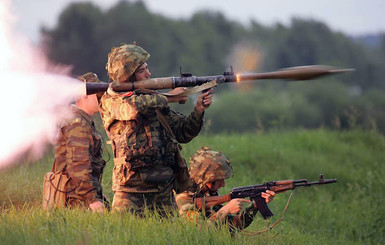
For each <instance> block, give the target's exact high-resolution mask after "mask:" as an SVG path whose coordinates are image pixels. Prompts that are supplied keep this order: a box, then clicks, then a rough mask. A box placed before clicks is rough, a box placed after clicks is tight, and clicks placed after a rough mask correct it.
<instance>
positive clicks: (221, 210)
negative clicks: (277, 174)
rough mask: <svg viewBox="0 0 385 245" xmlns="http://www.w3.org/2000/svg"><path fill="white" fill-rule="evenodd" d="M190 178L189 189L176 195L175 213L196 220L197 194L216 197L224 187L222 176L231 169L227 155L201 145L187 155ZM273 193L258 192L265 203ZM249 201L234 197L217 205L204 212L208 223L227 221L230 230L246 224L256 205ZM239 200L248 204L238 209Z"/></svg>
mask: <svg viewBox="0 0 385 245" xmlns="http://www.w3.org/2000/svg"><path fill="white" fill-rule="evenodd" d="M189 172H190V177H191V180H192V181H193V186H192V188H191V190H189V191H185V192H183V193H180V194H178V195H176V202H177V205H178V208H179V214H180V215H181V216H183V217H187V218H188V219H190V220H192V221H193V220H196V219H197V218H198V217H199V216H200V215H201V212H200V211H198V209H197V207H196V206H195V205H194V199H195V198H199V197H210V196H218V190H219V189H220V188H221V187H224V186H225V179H228V178H231V177H232V176H233V168H232V167H231V165H230V161H229V160H228V158H227V157H226V156H225V155H223V154H222V153H221V152H217V151H212V150H210V148H208V147H204V146H203V147H202V148H201V149H200V150H198V151H197V152H196V153H195V154H194V155H193V156H191V157H190V168H189ZM274 195H275V193H274V192H273V191H269V190H267V191H266V193H264V192H263V193H262V197H263V198H265V201H266V203H269V202H271V201H272V200H273V198H274ZM250 202H251V201H250V200H247V199H241V198H236V199H232V200H231V201H229V202H228V203H227V204H225V205H217V206H214V207H212V208H211V209H209V210H206V212H204V216H205V217H207V218H208V221H209V222H210V223H217V222H218V223H226V222H228V224H229V226H230V230H231V231H235V230H242V229H245V228H246V227H248V226H249V225H250V224H251V222H253V219H254V217H255V215H256V214H257V212H258V208H257V206H256V204H255V203H254V202H253V203H250ZM243 203H250V204H249V205H248V206H247V207H246V209H245V210H244V211H242V212H241V210H242V207H243Z"/></svg>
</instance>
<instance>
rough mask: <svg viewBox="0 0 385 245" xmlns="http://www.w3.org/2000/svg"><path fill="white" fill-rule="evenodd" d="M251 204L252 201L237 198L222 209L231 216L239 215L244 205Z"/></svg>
mask: <svg viewBox="0 0 385 245" xmlns="http://www.w3.org/2000/svg"><path fill="white" fill-rule="evenodd" d="M249 202H251V201H250V200H247V199H243V198H235V199H232V200H231V201H230V202H228V203H227V204H226V205H225V206H223V207H222V208H221V209H223V211H225V212H227V213H229V214H237V213H239V212H240V211H241V210H242V207H243V203H249Z"/></svg>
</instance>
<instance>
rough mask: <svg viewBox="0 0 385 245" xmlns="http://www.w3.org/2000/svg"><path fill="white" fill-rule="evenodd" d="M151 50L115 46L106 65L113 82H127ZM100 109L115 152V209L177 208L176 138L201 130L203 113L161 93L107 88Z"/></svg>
mask: <svg viewBox="0 0 385 245" xmlns="http://www.w3.org/2000/svg"><path fill="white" fill-rule="evenodd" d="M148 57H149V54H148V53H147V52H146V51H144V50H143V49H142V48H140V47H139V46H136V45H123V46H121V47H119V48H113V49H112V51H111V53H110V54H109V59H108V63H107V66H106V68H107V70H108V74H109V76H110V78H111V79H112V80H114V81H124V80H125V79H126V78H128V77H130V76H131V75H132V74H133V73H134V72H135V70H136V69H137V68H138V67H139V66H140V65H141V64H143V63H144V62H145V61H146V60H147V59H148ZM156 111H159V112H160V113H162V114H163V115H164V117H165V118H166V120H167V122H168V124H169V126H170V127H171V129H172V131H173V133H174V135H175V139H174V138H173V137H172V136H170V135H169V134H168V133H167V131H166V130H165V129H164V128H163V127H162V125H161V123H160V121H159V119H158V117H157V114H156ZM100 113H101V116H102V119H103V125H104V128H105V129H106V132H107V135H108V137H109V138H110V140H111V144H112V149H113V154H114V164H115V167H114V170H113V186H112V189H113V191H114V201H113V204H112V206H113V209H114V210H118V211H120V210H127V209H131V210H132V211H134V212H135V213H139V214H140V213H142V211H143V210H144V208H145V207H147V208H149V209H155V208H156V209H157V210H162V209H163V208H170V209H176V204H175V198H174V195H173V191H172V190H173V189H174V184H175V173H174V170H173V168H174V167H175V166H176V161H175V154H176V152H177V147H179V145H178V143H187V142H189V141H191V140H192V139H193V138H194V137H195V136H197V135H198V133H199V131H200V129H201V127H202V125H203V114H200V113H198V112H197V111H195V109H194V111H193V112H192V113H191V114H190V115H189V116H187V117H186V116H184V115H182V114H179V113H176V112H174V111H172V110H171V109H170V107H169V105H168V102H167V98H166V96H164V95H161V94H157V93H150V94H143V93H139V92H135V91H133V92H128V93H116V92H114V91H112V90H111V89H109V90H108V91H107V92H106V93H105V94H104V95H103V97H102V99H101V104H100Z"/></svg>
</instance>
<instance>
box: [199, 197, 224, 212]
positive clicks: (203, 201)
mask: <svg viewBox="0 0 385 245" xmlns="http://www.w3.org/2000/svg"><path fill="white" fill-rule="evenodd" d="M230 200H231V195H230V194H226V195H223V196H212V197H199V198H195V200H194V203H195V206H196V207H197V208H198V209H199V210H202V208H203V205H204V206H205V209H209V208H210V207H214V206H216V205H219V204H222V203H225V202H228V201H230Z"/></svg>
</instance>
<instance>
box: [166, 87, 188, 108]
mask: <svg viewBox="0 0 385 245" xmlns="http://www.w3.org/2000/svg"><path fill="white" fill-rule="evenodd" d="M186 90H187V88H184V87H178V88H174V89H173V90H171V91H170V92H168V93H169V94H174V95H178V94H181V93H183V92H185V91H186ZM187 100H188V96H187V95H185V96H171V97H167V102H169V103H174V102H179V103H181V104H183V103H184V102H186V101H187Z"/></svg>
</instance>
